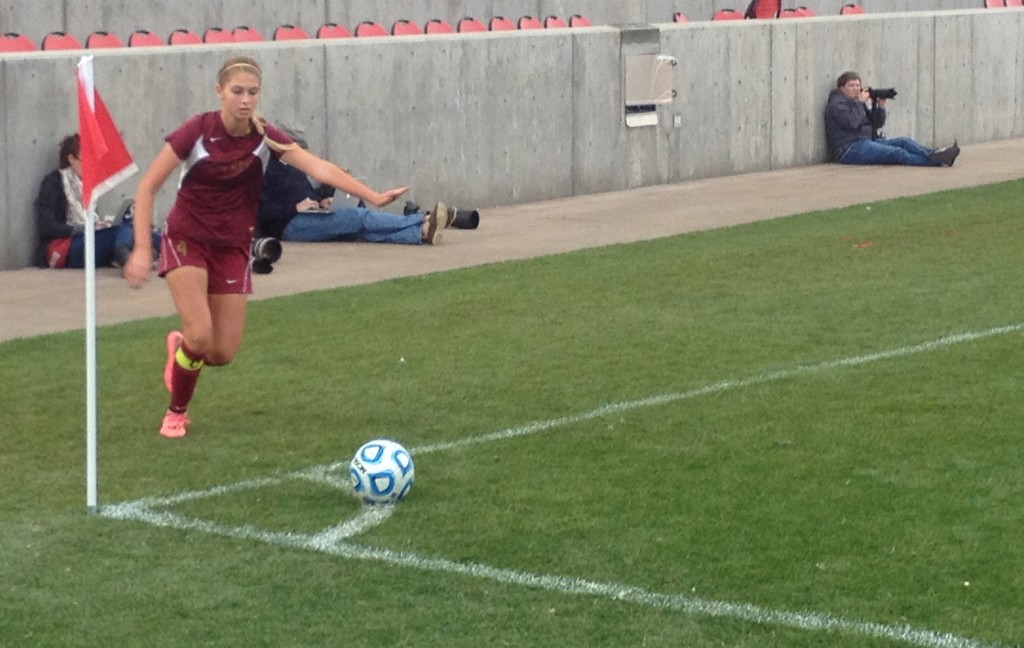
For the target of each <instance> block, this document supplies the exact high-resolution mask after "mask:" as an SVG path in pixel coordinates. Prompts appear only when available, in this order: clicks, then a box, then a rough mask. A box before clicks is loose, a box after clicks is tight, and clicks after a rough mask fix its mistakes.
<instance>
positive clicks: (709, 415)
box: [0, 182, 1024, 648]
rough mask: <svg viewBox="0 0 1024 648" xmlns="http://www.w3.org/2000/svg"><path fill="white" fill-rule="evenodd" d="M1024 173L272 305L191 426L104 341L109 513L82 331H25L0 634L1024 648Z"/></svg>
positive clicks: (0, 497) (158, 327) (6, 353)
mask: <svg viewBox="0 0 1024 648" xmlns="http://www.w3.org/2000/svg"><path fill="white" fill-rule="evenodd" d="M1022 192H1024V183H1022V182H1011V183H1005V184H1001V185H994V186H989V187H982V188H978V189H973V190H965V191H957V192H947V193H940V194H934V195H929V196H924V197H919V198H913V199H904V200H897V201H891V202H885V203H876V204H873V205H870V206H866V205H861V206H857V207H851V208H849V209H843V210H837V211H830V212H819V213H812V214H805V215H800V216H795V217H791V218H785V219H779V220H774V221H768V222H760V223H755V224H752V225H746V226H742V227H735V228H728V229H721V230H714V231H707V232H701V233H697V234H692V235H686V236H680V237H674V238H668V239H662V240H657V241H651V242H645V243H638V244H630V245H619V246H612V247H606V248H600V249H593V250H586V251H582V252H577V253H573V254H566V255H559V256H554V257H546V258H540V259H535V260H530V261H523V262H511V263H502V264H495V265H491V266H485V267H479V268H473V269H468V270H461V271H455V272H446V273H438V274H433V275H428V276H423V277H414V278H408V279H401V280H395V281H388V282H382V283H378V284H373V285H367V286H359V287H353V288H346V289H339V290H332V291H325V292H319V293H313V294H306V295H299V296H293V297H288V298H281V299H274V300H269V301H263V302H254V303H252V304H251V306H250V316H249V324H248V327H247V337H246V341H245V344H244V346H243V349H242V352H241V353H240V354H239V356H238V358H237V360H236V362H235V363H234V364H233V365H231V366H229V367H225V368H216V369H209V370H205V371H204V373H203V376H202V379H201V380H200V384H199V389H198V391H197V396H196V399H195V400H194V401H193V406H192V408H191V411H190V414H191V416H192V419H193V421H194V423H193V425H192V426H191V427H190V432H189V436H188V437H186V438H185V439H182V440H178V441H169V440H166V439H163V438H161V437H160V436H159V435H158V434H157V433H156V430H157V428H158V426H159V421H160V417H161V415H162V413H163V410H164V408H165V407H166V401H167V397H166V393H165V392H164V391H163V387H162V382H161V370H162V364H163V336H164V334H165V333H166V331H167V330H168V328H169V327H170V326H171V325H173V323H174V320H172V319H159V320H147V321H139V322H133V323H130V324H124V325H119V326H112V327H105V328H102V329H100V331H99V338H98V341H99V402H100V406H99V419H100V421H99V422H100V426H99V427H100V434H99V457H100V488H99V492H100V500H101V504H102V507H101V511H100V514H99V515H87V514H86V507H85V480H84V464H85V442H84V437H85V434H84V420H85V406H84V396H83V394H84V381H85V378H84V374H85V372H84V340H83V335H82V333H81V332H76V333H70V334H61V335H51V336H45V337H40V338H34V339H28V340H16V341H12V342H8V343H4V344H0V384H2V385H3V389H2V390H0V412H3V414H2V422H3V429H2V435H0V439H2V442H0V476H2V477H3V480H2V481H3V489H2V491H0V511H2V512H3V513H2V524H0V645H2V646H16V647H20V646H83V647H85V646H89V647H94V646H147V647H150V646H183V647H192V646H410V647H419V646H456V647H466V648H479V647H481V646H587V647H590V646H602V647H604V646H607V647H620V646H666V647H667V646H671V647H678V646H687V647H698V648H702V647H712V646H742V647H751V648H754V647H758V648H760V647H764V646H786V647H789V646H797V647H804V646H807V647H809V646H821V647H829V648H833V647H834V648H854V647H858V648H859V647H883V646H884V647H889V646H893V647H895V646H931V647H936V648H981V647H988V646H1014V645H1017V646H1019V645H1021V643H1020V642H1021V641H1022V638H1024V613H1022V612H1021V609H1022V605H1024V543H1021V541H1020V537H1021V532H1022V530H1024V484H1022V479H1021V476H1022V470H1021V465H1022V460H1024V452H1022V449H1021V448H1022V444H1021V439H1022V437H1021V432H1022V430H1024V409H1022V407H1021V398H1020V374H1021V372H1022V371H1024V369H1022V367H1024V345H1022V344H1021V342H1022V339H1024V312H1022V289H1024V281H1022V278H1021V270H1020V267H1019V266H1020V250H1021V249H1024V220H1022V219H1021V218H1020V213H1019V212H1020V205H1021V195H1022ZM151 289H162V287H160V286H159V285H158V286H155V287H152V288H151ZM401 358H404V359H405V361H404V362H402V361H400V359H401ZM378 436H389V437H394V438H396V439H398V440H399V441H401V442H402V443H404V444H405V445H406V446H407V447H409V448H410V449H411V450H412V451H413V454H414V457H415V460H416V476H417V481H416V485H415V487H414V488H413V490H412V492H411V494H410V496H409V498H408V499H407V500H406V501H405V502H402V503H401V504H399V505H398V506H396V507H393V508H392V509H386V510H384V511H381V510H379V509H376V510H375V511H376V513H374V512H373V511H374V510H371V512H369V513H367V512H366V511H364V510H362V509H361V508H360V506H359V504H358V503H357V502H356V501H355V500H354V499H353V498H351V497H350V496H349V495H348V494H347V493H345V492H343V489H342V486H343V485H344V483H345V480H346V479H347V477H346V473H347V462H348V458H349V457H350V456H351V454H352V453H353V452H354V451H355V449H356V448H357V447H358V446H359V445H360V444H361V443H363V442H364V441H366V440H369V439H371V438H374V437H378ZM359 525H362V526H359ZM356 527H358V528H356Z"/></svg>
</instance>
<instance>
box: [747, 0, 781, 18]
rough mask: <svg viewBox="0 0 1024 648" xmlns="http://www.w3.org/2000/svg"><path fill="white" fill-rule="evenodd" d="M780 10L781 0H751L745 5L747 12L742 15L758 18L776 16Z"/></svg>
mask: <svg viewBox="0 0 1024 648" xmlns="http://www.w3.org/2000/svg"><path fill="white" fill-rule="evenodd" d="M781 10H782V0H751V2H750V5H748V6H747V13H746V14H744V16H743V17H744V18H756V19H760V20H765V19H768V18H778V17H779V11H781Z"/></svg>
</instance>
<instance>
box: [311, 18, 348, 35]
mask: <svg viewBox="0 0 1024 648" xmlns="http://www.w3.org/2000/svg"><path fill="white" fill-rule="evenodd" d="M316 37H317V38H352V32H350V31H349V30H348V27H346V26H345V25H339V24H338V23H332V22H330V23H324V24H323V25H320V29H317V30H316Z"/></svg>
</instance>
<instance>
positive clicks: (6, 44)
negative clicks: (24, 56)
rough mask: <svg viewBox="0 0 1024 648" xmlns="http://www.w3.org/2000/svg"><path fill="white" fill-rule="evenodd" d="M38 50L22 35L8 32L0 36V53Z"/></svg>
mask: <svg viewBox="0 0 1024 648" xmlns="http://www.w3.org/2000/svg"><path fill="white" fill-rule="evenodd" d="M38 49H39V48H38V47H36V44H35V43H33V42H32V40H31V39H29V37H28V36H25V35H24V34H17V33H15V32H8V33H6V34H4V35H3V36H0V52H35V51H36V50H38Z"/></svg>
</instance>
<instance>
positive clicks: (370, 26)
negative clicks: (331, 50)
mask: <svg viewBox="0 0 1024 648" xmlns="http://www.w3.org/2000/svg"><path fill="white" fill-rule="evenodd" d="M387 35H388V30H386V29H384V28H383V27H382V26H381V25H380V23H375V22H373V21H372V20H364V21H363V22H361V23H359V24H358V25H356V36H357V37H360V38H365V37H366V36H387Z"/></svg>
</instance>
